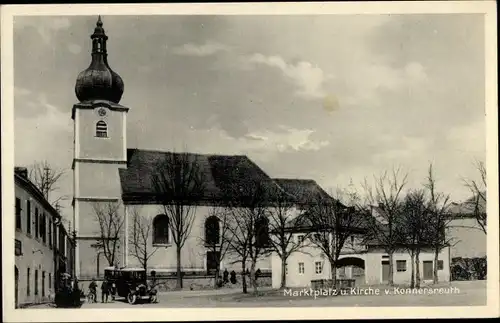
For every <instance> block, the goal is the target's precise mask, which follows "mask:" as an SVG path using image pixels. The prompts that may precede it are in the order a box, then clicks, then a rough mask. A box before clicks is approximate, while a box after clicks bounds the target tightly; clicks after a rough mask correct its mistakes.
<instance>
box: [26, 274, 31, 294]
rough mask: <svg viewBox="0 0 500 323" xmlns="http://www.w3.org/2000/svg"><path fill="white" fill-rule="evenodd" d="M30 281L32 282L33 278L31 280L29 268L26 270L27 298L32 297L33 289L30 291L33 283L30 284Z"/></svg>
mask: <svg viewBox="0 0 500 323" xmlns="http://www.w3.org/2000/svg"><path fill="white" fill-rule="evenodd" d="M30 280H31V278H30V269H29V268H28V269H27V270H26V296H30V294H31V289H30V283H31V282H30Z"/></svg>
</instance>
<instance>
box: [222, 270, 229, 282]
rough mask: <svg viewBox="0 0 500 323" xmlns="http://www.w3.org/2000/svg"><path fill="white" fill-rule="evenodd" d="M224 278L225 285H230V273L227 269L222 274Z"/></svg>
mask: <svg viewBox="0 0 500 323" xmlns="http://www.w3.org/2000/svg"><path fill="white" fill-rule="evenodd" d="M222 276H223V283H224V285H225V284H227V283H229V272H228V271H227V268H225V269H224V273H223V274H222Z"/></svg>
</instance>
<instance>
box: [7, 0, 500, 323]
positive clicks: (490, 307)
mask: <svg viewBox="0 0 500 323" xmlns="http://www.w3.org/2000/svg"><path fill="white" fill-rule="evenodd" d="M495 4H496V3H495V2H494V1H442V2H435V1H432V2H430V3H427V2H425V1H421V2H364V3H362V2H355V3H354V2H351V3H320V2H316V3H252V4H250V3H228V4H210V3H203V4H201V3H200V4H168V5H167V4H131V5H121V4H105V5H99V4H89V5H25V6H18V5H16V6H2V7H1V13H2V26H1V30H2V37H1V41H2V44H1V50H2V56H1V62H2V66H1V75H2V83H1V84H2V89H1V94H2V95H1V98H2V111H1V116H2V136H1V140H2V201H7V202H5V203H3V208H2V225H3V227H4V228H10V227H12V228H13V227H14V222H13V221H14V217H12V216H10V215H11V214H13V213H14V209H13V204H12V205H11V204H10V203H8V201H12V200H13V199H14V197H13V187H14V180H13V166H14V154H13V149H12V148H13V133H14V131H13V125H14V118H13V100H12V99H13V97H14V91H13V90H14V83H13V43H12V38H13V16H15V15H32V16H39V15H97V14H101V15H152V14H154V15H186V14H189V15H199V14H203V15H206V14H208V13H210V14H224V15H255V14H259V15H274V14H282V15H283V14H287V15H299V14H300V15H303V14H412V13H413V14H414V13H441V14H446V13H483V14H485V32H486V35H485V46H486V62H487V63H486V68H485V71H486V86H485V88H486V114H487V122H486V131H487V160H486V166H487V169H488V201H489V202H488V205H487V208H488V214H489V217H488V238H487V243H488V246H487V250H488V282H487V287H488V300H487V306H480V307H415V308H412V307H385V308H383V307H378V308H365V307H364V308H363V310H359V308H356V307H351V308H341V307H335V308H326V307H321V308H300V307H297V308H286V309H279V308H259V309H258V310H257V311H256V310H255V309H253V308H239V309H236V308H231V309H229V308H217V309H207V308H204V309H193V308H188V309H171V308H165V309H156V308H154V309H153V308H141V309H140V308H137V309H129V308H126V309H120V310H118V311H117V310H113V309H107V310H106V313H105V314H104V313H103V311H101V310H97V309H96V310H94V309H86V310H70V311H64V310H50V309H46V310H29V311H26V310H14V297H8V296H7V297H6V295H12V293H11V292H10V291H12V290H14V286H13V285H14V280H13V271H12V264H13V263H14V253H13V252H12V250H14V230H12V231H10V230H4V231H3V235H2V237H3V241H2V248H3V265H4V266H3V275H2V276H3V278H4V279H3V288H4V297H3V309H4V311H3V313H4V319H5V320H7V321H11V322H14V321H17V322H35V321H39V320H43V321H45V322H62V321H67V322H75V321H83V320H85V321H119V320H127V321H153V320H178V321H184V320H193V321H195V320H200V319H202V320H204V321H206V320H217V321H219V320H227V319H240V320H252V319H253V320H256V319H268V320H271V319H297V318H309V319H326V318H337V319H349V318H404V317H412V318H430V317H435V318H442V317H460V318H462V317H463V318H467V317H497V316H498V315H499V301H498V300H499V267H498V255H499V246H498V231H499V230H498V229H499V220H498V206H499V205H498V181H497V179H498V160H497V156H498V142H497V135H498V133H497V130H498V111H497V100H496V98H497V74H496V73H497V72H496V71H497V59H496V58H497V57H496V49H497V41H496V34H497V33H496V31H497V30H496V10H495V9H496V7H495ZM68 113H69V112H68ZM11 277H12V278H11ZM103 314H104V315H103Z"/></svg>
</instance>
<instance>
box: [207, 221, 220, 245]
mask: <svg viewBox="0 0 500 323" xmlns="http://www.w3.org/2000/svg"><path fill="white" fill-rule="evenodd" d="M218 243H220V226H219V219H218V218H217V217H216V216H215V215H212V216H210V217H208V218H207V220H206V221H205V244H207V245H210V246H213V245H216V244H218Z"/></svg>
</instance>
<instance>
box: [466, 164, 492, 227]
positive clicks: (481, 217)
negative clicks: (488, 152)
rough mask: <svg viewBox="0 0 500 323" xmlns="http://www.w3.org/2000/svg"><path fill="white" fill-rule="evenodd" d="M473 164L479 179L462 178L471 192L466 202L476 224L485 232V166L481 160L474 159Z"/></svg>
mask: <svg viewBox="0 0 500 323" xmlns="http://www.w3.org/2000/svg"><path fill="white" fill-rule="evenodd" d="M475 166H476V169H477V171H478V173H479V180H467V179H464V183H465V186H466V187H467V188H468V189H469V190H470V191H471V193H472V198H471V199H469V200H468V201H467V202H466V203H467V206H468V207H470V208H472V210H473V214H474V218H475V219H476V222H477V224H478V225H479V227H480V228H481V230H482V231H483V232H484V234H486V187H487V185H486V179H487V177H486V167H485V165H484V163H483V162H481V161H476V165H475Z"/></svg>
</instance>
